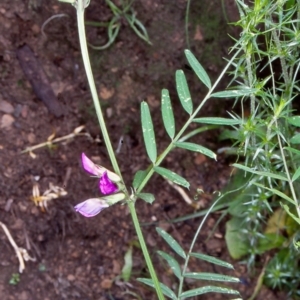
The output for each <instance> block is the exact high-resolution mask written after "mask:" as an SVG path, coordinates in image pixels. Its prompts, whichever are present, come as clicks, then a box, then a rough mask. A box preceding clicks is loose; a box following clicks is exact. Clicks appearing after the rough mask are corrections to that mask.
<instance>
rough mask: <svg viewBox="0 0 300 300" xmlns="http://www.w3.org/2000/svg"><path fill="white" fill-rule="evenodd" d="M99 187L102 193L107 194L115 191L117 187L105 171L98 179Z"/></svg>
mask: <svg viewBox="0 0 300 300" xmlns="http://www.w3.org/2000/svg"><path fill="white" fill-rule="evenodd" d="M99 189H100V191H101V193H102V194H103V195H107V194H112V193H114V192H116V191H117V190H118V187H117V186H116V185H115V184H114V183H113V182H112V181H111V180H110V179H109V178H108V176H107V172H104V173H103V175H102V176H101V178H100V181H99Z"/></svg>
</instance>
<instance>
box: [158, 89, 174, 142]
mask: <svg viewBox="0 0 300 300" xmlns="http://www.w3.org/2000/svg"><path fill="white" fill-rule="evenodd" d="M161 113H162V118H163V122H164V125H165V129H166V131H167V133H168V135H169V137H170V138H171V139H173V138H174V135H175V121H174V114H173V109H172V104H171V100H170V95H169V91H168V90H166V89H163V90H162V91H161Z"/></svg>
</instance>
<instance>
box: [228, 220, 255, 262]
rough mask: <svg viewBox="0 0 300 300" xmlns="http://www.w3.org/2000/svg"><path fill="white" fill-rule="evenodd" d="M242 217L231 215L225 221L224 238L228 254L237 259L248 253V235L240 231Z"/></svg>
mask: <svg viewBox="0 0 300 300" xmlns="http://www.w3.org/2000/svg"><path fill="white" fill-rule="evenodd" d="M243 222H244V219H243V218H238V217H233V218H232V219H231V220H229V221H228V222H227V223H226V234H225V240H226V245H227V249H228V251H229V254H230V256H231V257H232V258H234V259H239V258H241V257H242V256H244V255H246V254H247V253H248V249H249V244H248V243H249V242H248V237H247V236H246V235H245V234H244V233H242V232H241V230H242V224H243Z"/></svg>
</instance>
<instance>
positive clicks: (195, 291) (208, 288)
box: [180, 286, 240, 299]
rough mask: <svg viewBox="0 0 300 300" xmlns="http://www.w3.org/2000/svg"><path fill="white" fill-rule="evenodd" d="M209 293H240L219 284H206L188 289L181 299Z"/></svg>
mask: <svg viewBox="0 0 300 300" xmlns="http://www.w3.org/2000/svg"><path fill="white" fill-rule="evenodd" d="M207 293H218V294H232V295H239V294H240V293H239V292H238V291H236V290H233V289H228V288H223V287H219V286H204V287H200V288H197V289H193V290H190V291H186V292H184V293H182V294H181V295H180V299H183V298H190V297H195V296H198V295H203V294H207Z"/></svg>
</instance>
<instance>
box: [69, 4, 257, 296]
mask: <svg viewBox="0 0 300 300" xmlns="http://www.w3.org/2000/svg"><path fill="white" fill-rule="evenodd" d="M64 2H69V3H71V4H72V5H74V6H75V8H76V11H77V21H78V31H79V40H80V46H81V53H82V58H83V62H84V67H85V70H86V74H87V79H88V82H89V86H90V90H91V94H92V99H93V102H94V106H95V110H96V113H97V117H98V121H99V125H100V129H101V132H102V135H103V140H104V142H105V145H106V149H107V152H108V154H109V157H110V160H111V164H112V167H113V170H114V172H111V171H109V170H106V169H105V168H103V167H101V166H98V165H96V164H94V163H93V162H92V161H91V160H90V159H89V158H88V157H87V156H86V155H85V154H82V165H83V168H84V169H85V171H87V172H88V173H90V174H91V175H94V176H96V177H98V178H99V189H100V191H101V193H102V194H104V196H102V197H100V198H91V199H88V200H86V201H84V202H82V203H80V204H78V205H77V206H76V207H75V208H76V210H77V211H78V212H80V213H82V214H83V215H84V216H86V217H92V216H95V215H97V214H98V213H99V212H101V210H103V209H104V208H107V207H108V206H110V205H113V204H115V203H117V202H119V201H123V202H125V203H126V204H127V205H128V208H129V211H130V214H131V217H132V221H133V225H134V228H135V231H136V234H137V236H138V240H139V243H140V247H141V250H142V252H143V255H144V258H145V261H146V264H147V267H148V271H149V273H150V277H151V279H148V278H139V281H141V282H143V283H145V284H147V285H149V286H151V287H153V288H154V289H155V291H156V294H157V297H158V299H160V300H162V299H164V296H166V297H168V298H171V299H177V300H179V299H186V298H190V297H195V296H197V295H201V294H205V293H210V292H215V293H225V294H233V295H239V292H238V291H236V290H235V289H231V288H227V287H224V286H222V287H220V286H218V285H205V286H202V287H199V288H195V289H191V290H185V285H184V282H185V279H186V278H194V279H198V280H209V281H215V282H235V283H238V282H240V281H239V279H238V278H236V277H232V276H225V275H220V274H213V273H203V272H198V271H195V272H188V271H187V270H188V263H189V259H190V257H195V258H198V259H202V260H205V261H208V262H210V263H212V264H217V265H221V266H223V267H227V268H229V269H233V266H232V265H231V264H229V263H226V262H223V261H221V260H219V259H216V258H214V257H211V256H209V255H204V254H201V253H196V252H193V247H194V245H195V242H196V239H197V237H198V236H199V233H200V230H201V229H202V227H203V224H204V222H205V220H206V218H207V216H208V214H206V216H205V217H204V218H203V220H202V223H201V224H200V226H199V227H198V229H197V231H196V233H195V236H194V239H193V241H192V244H191V246H190V249H189V250H188V251H185V250H184V249H183V248H182V247H181V246H180V245H179V243H178V242H177V241H176V240H175V239H174V238H173V237H172V236H171V235H170V234H168V233H167V232H165V231H163V230H161V229H159V228H158V229H157V232H158V234H159V235H160V236H161V237H162V238H163V239H164V240H165V241H166V242H167V243H168V245H169V246H170V247H171V249H172V250H173V251H174V252H175V253H176V254H177V255H179V257H180V259H182V260H183V267H181V264H180V263H179V262H178V261H177V259H176V258H175V257H173V256H172V255H170V254H168V253H165V252H162V251H160V252H158V253H159V255H160V256H161V257H162V258H163V259H165V260H166V261H167V263H168V265H169V266H170V268H171V269H172V271H173V273H174V275H175V276H176V277H177V279H178V282H177V293H175V292H174V291H173V290H172V289H171V288H169V287H168V286H166V285H164V284H163V283H161V282H159V280H158V277H157V274H156V272H155V269H154V266H153V263H152V260H151V258H150V255H149V251H148V248H147V246H146V243H145V240H144V237H143V233H142V230H141V227H140V223H139V220H138V216H137V213H136V209H135V203H136V201H137V200H138V199H142V200H144V201H146V202H147V203H152V202H153V201H154V200H155V196H154V195H153V194H151V193H144V192H142V191H143V188H144V187H145V186H146V184H147V182H148V181H149V179H150V178H151V177H152V175H153V174H154V173H157V174H159V175H161V176H162V177H164V178H166V179H168V180H170V181H171V182H173V183H176V184H179V185H181V186H183V187H185V188H189V186H190V184H189V182H188V181H187V180H186V179H185V178H183V177H182V176H180V175H179V174H177V173H175V172H174V171H172V170H169V169H167V168H165V167H162V166H161V164H162V163H163V161H164V159H165V157H166V156H167V155H168V154H169V153H170V152H171V151H172V150H173V149H175V148H182V149H186V150H189V151H194V152H199V153H202V154H203V155H206V156H208V157H210V158H212V159H214V160H215V159H216V154H215V153H214V152H213V151H211V150H209V149H207V148H205V147H203V146H201V145H198V144H195V143H193V142H189V141H188V140H189V139H190V138H191V137H192V136H194V135H196V134H198V133H199V132H202V131H203V128H201V127H199V128H196V129H190V125H191V124H192V123H195V124H196V125H197V124H199V123H201V120H200V118H197V115H198V114H199V112H200V110H201V108H202V107H203V105H204V104H205V103H206V102H207V101H208V100H209V99H210V98H211V97H216V98H222V97H225V96H226V95H228V92H226V91H225V92H214V91H215V89H216V86H217V85H218V83H219V82H220V80H221V79H222V77H223V76H224V74H225V73H226V71H227V69H228V68H229V66H230V65H232V63H233V61H234V60H235V59H236V57H237V55H238V54H239V52H240V50H238V51H237V52H236V53H235V54H234V55H233V57H232V58H231V60H230V61H229V62H228V64H227V66H226V67H225V68H224V70H223V71H222V73H221V75H220V76H219V78H218V79H217V81H216V82H215V83H214V84H212V83H211V81H210V78H209V76H208V74H207V73H206V71H205V70H204V69H203V67H202V66H201V64H200V63H199V62H198V60H197V59H196V57H195V56H194V55H193V54H192V53H191V51H189V50H186V51H185V55H186V58H187V60H188V62H189V64H190V66H191V67H192V69H193V70H194V72H195V73H196V75H197V77H198V78H199V80H200V81H201V82H202V83H203V84H204V86H205V87H206V88H207V89H208V92H207V95H206V96H205V98H204V99H203V101H202V102H201V103H200V104H199V105H198V106H197V107H194V104H193V101H192V96H191V94H190V91H189V88H188V84H187V80H186V77H185V74H184V72H183V71H182V70H177V71H176V89H177V93H178V97H179V100H180V103H181V105H182V108H183V111H184V112H185V113H186V114H187V121H186V122H185V124H184V125H183V127H182V128H180V129H179V130H176V124H175V118H174V114H173V109H172V102H171V99H170V96H169V91H168V90H166V89H163V90H162V95H161V111H162V119H163V124H164V127H165V129H166V132H167V134H168V137H169V139H170V144H169V145H168V146H167V148H166V149H165V150H164V151H162V153H160V154H158V153H157V145H156V138H155V131H154V125H153V122H152V118H151V113H150V109H149V106H148V104H147V103H146V102H142V103H141V123H142V131H143V138H144V143H145V146H146V152H147V154H148V158H149V160H150V162H151V163H150V165H149V166H148V167H147V168H146V169H145V170H139V171H138V172H137V173H136V174H135V176H134V178H133V182H132V187H130V191H131V192H130V193H129V189H128V188H127V187H126V186H125V184H124V181H123V178H122V173H121V171H120V168H119V165H118V162H117V159H116V156H115V153H114V150H113V147H112V144H111V142H110V138H109V134H108V131H107V128H106V124H105V121H104V118H103V114H102V110H101V106H100V102H99V99H98V93H97V89H96V85H95V82H94V78H93V74H92V71H91V65H90V60H89V55H88V50H87V42H86V35H85V28H84V24H85V23H84V10H85V8H86V7H87V6H88V5H89V1H88V0H77V1H75V0H64ZM230 93H232V94H234V95H235V96H244V95H249V94H250V93H252V90H251V89H248V88H244V89H238V90H235V91H231V92H230ZM206 121H209V118H207V119H206ZM214 121H215V119H213V122H214ZM218 121H219V122H221V123H222V122H223V123H224V122H225V123H226V122H228V123H230V124H232V120H230V119H222V118H220V119H219V120H218ZM238 122H240V121H238ZM187 131H188V132H187ZM212 209H213V206H212V207H211V209H210V210H209V212H210V211H211V210H212ZM209 212H208V213H209Z"/></svg>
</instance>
